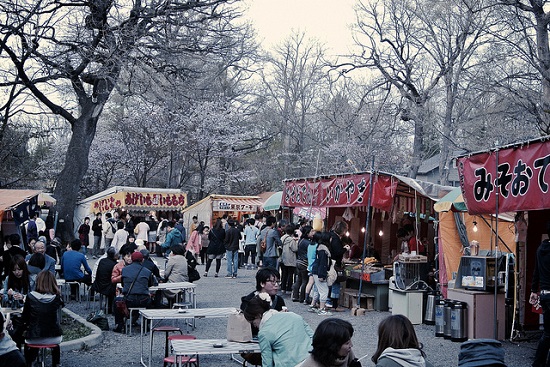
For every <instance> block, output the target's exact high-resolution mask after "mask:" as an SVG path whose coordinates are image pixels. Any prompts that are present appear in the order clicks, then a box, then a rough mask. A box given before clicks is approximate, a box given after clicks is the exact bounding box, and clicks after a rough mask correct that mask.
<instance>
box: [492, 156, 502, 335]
mask: <svg viewBox="0 0 550 367" xmlns="http://www.w3.org/2000/svg"><path fill="white" fill-rule="evenodd" d="M495 154H496V155H495V165H496V167H495V182H496V185H495V186H496V190H495V218H496V221H495V232H496V235H495V300H494V305H493V307H494V309H493V315H494V316H493V338H494V339H498V325H497V323H498V321H497V309H498V304H497V296H498V271H497V270H498V201H499V200H498V198H499V195H498V193H499V190H500V182H499V177H498V149H497V150H496V153H495Z"/></svg>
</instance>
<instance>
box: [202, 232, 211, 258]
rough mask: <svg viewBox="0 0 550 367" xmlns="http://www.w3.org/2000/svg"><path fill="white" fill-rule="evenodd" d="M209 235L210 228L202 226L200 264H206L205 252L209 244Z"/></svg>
mask: <svg viewBox="0 0 550 367" xmlns="http://www.w3.org/2000/svg"><path fill="white" fill-rule="evenodd" d="M209 234H210V227H208V226H204V227H203V229H202V233H201V253H200V257H201V264H203V265H204V264H206V259H207V258H208V256H206V251H208V245H209V244H210V240H209V239H208V235H209Z"/></svg>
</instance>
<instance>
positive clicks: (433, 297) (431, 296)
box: [424, 291, 439, 325]
mask: <svg viewBox="0 0 550 367" xmlns="http://www.w3.org/2000/svg"><path fill="white" fill-rule="evenodd" d="M438 299H439V292H436V291H431V292H429V293H428V299H427V300H426V313H425V314H424V323H425V324H427V325H434V324H435V302H436V301H437V300H438Z"/></svg>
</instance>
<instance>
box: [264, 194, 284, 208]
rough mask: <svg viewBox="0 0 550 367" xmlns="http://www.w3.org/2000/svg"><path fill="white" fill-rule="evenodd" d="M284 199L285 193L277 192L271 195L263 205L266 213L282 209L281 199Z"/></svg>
mask: <svg viewBox="0 0 550 367" xmlns="http://www.w3.org/2000/svg"><path fill="white" fill-rule="evenodd" d="M282 198H283V192H282V191H277V192H276V193H274V194H273V195H271V196H270V197H269V198H268V199H267V200H266V201H265V202H264V204H263V207H264V210H265V211H270V210H279V209H280V208H281V199H282Z"/></svg>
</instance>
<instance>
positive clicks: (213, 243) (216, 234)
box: [206, 228, 225, 255]
mask: <svg viewBox="0 0 550 367" xmlns="http://www.w3.org/2000/svg"><path fill="white" fill-rule="evenodd" d="M208 239H209V240H210V244H209V245H208V249H207V250H206V253H207V254H209V255H222V254H225V244H224V242H225V230H224V229H223V228H212V229H211V230H210V233H208Z"/></svg>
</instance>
